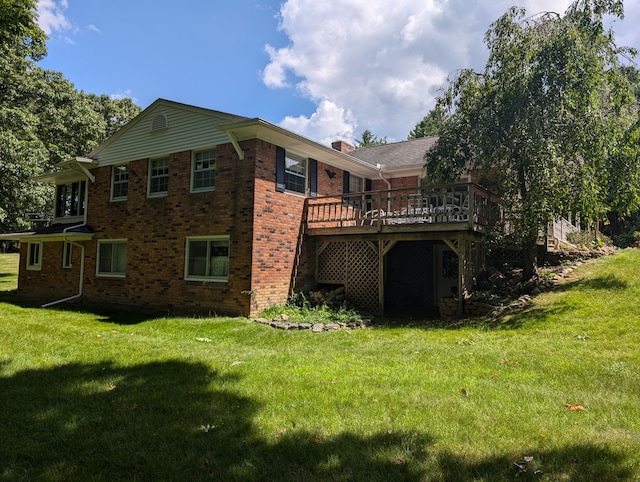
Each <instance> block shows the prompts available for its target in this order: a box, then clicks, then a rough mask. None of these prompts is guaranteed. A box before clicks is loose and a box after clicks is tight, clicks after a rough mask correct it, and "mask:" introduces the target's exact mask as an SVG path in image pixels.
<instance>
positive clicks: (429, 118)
mask: <svg viewBox="0 0 640 482" xmlns="http://www.w3.org/2000/svg"><path fill="white" fill-rule="evenodd" d="M444 114H445V113H444V111H443V110H442V107H440V106H439V105H436V107H434V108H433V109H431V110H430V111H429V113H428V114H427V115H426V116H424V118H423V119H422V120H421V121H420V122H418V123H417V124H416V126H415V127H414V128H413V130H412V131H411V132H409V136H408V137H407V140H409V141H410V140H412V139H419V138H421V137H431V136H438V135H440V129H441V128H442V123H443V122H444Z"/></svg>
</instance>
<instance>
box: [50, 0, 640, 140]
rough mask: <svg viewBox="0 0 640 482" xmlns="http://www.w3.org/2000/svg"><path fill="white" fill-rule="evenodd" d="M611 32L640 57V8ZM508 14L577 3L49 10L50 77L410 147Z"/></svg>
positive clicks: (79, 6)
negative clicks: (410, 138) (450, 82)
mask: <svg viewBox="0 0 640 482" xmlns="http://www.w3.org/2000/svg"><path fill="white" fill-rule="evenodd" d="M625 3H626V5H625V13H626V17H625V20H624V21H622V22H616V23H614V24H613V29H614V31H615V33H616V39H617V40H618V44H620V45H628V46H632V47H636V48H640V29H638V28H637V27H636V26H637V25H640V5H638V3H640V2H636V1H633V2H631V1H629V0H627V1H626V2H625ZM512 4H517V5H520V6H523V7H525V8H526V9H527V12H528V13H530V14H534V13H538V12H541V11H557V12H564V10H565V9H566V8H567V6H568V5H569V4H570V1H569V0H475V1H469V0H394V1H393V2H390V1H389V0H332V1H330V2H322V1H318V0H287V1H284V0H182V1H175V0H173V1H166V0H128V1H124V0H40V1H39V3H38V13H39V23H40V25H41V26H42V27H43V29H44V30H45V32H46V33H47V34H48V35H49V41H48V43H47V47H48V50H49V53H48V56H47V57H46V58H45V59H44V60H43V61H42V62H41V66H42V67H44V68H48V69H52V70H57V71H61V72H62V73H63V74H64V75H65V77H66V78H67V79H69V80H70V81H71V82H73V83H74V85H75V86H76V88H78V89H81V90H84V91H85V92H91V93H95V94H107V95H110V96H114V97H118V96H126V97H131V98H132V99H134V101H135V102H136V103H137V104H138V105H140V106H141V107H147V106H148V105H149V104H151V103H152V102H153V101H154V100H156V99H157V98H159V97H162V98H166V99H170V100H174V101H178V102H184V103H187V104H193V105H197V106H200V107H206V108H210V109H216V110H221V111H225V112H231V113H234V114H239V115H244V116H248V117H262V118H264V119H266V120H269V121H271V122H273V123H276V124H279V125H282V126H283V127H286V128H288V129H291V130H293V131H295V132H298V133H300V134H303V135H306V136H307V137H310V138H312V139H315V140H318V141H320V142H324V143H327V144H328V143H330V142H331V140H336V139H345V140H348V141H353V139H355V138H359V136H360V134H361V133H362V131H364V130H365V129H370V130H371V131H372V132H373V133H374V134H376V135H378V136H379V137H383V136H387V138H388V140H389V141H398V140H404V139H406V137H407V135H408V133H409V131H410V130H411V129H412V128H413V127H414V126H415V124H416V123H417V122H418V121H420V120H421V119H422V117H424V115H426V114H427V113H428V112H429V110H430V109H431V108H432V107H433V101H434V98H435V96H436V95H437V91H438V88H440V87H441V86H442V85H443V84H444V82H445V80H446V78H447V76H448V75H450V74H451V73H453V72H454V71H455V70H457V69H459V68H463V67H474V68H477V69H479V68H482V66H483V65H484V63H485V61H486V56H487V53H486V49H485V47H484V44H483V43H482V38H483V35H484V32H485V31H486V30H487V28H488V27H489V24H490V23H491V22H492V21H493V20H495V19H496V18H498V17H499V16H500V15H501V14H503V13H504V12H505V11H506V9H507V8H508V7H509V6H511V5H512Z"/></svg>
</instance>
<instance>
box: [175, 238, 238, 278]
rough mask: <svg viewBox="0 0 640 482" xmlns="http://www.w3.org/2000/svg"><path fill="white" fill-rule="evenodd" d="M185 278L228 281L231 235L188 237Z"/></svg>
mask: <svg viewBox="0 0 640 482" xmlns="http://www.w3.org/2000/svg"><path fill="white" fill-rule="evenodd" d="M185 264H186V265H185V277H184V278H185V279H186V280H195V281H227V279H228V277H229V237H228V236H212V237H204V238H203V237H197V238H187V255H186V263H185Z"/></svg>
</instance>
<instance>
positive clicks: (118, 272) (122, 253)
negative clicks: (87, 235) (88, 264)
mask: <svg viewBox="0 0 640 482" xmlns="http://www.w3.org/2000/svg"><path fill="white" fill-rule="evenodd" d="M126 271H127V241H126V240H117V241H111V240H110V241H98V269H97V274H98V275H99V276H111V277H114V278H124V276H125V274H126Z"/></svg>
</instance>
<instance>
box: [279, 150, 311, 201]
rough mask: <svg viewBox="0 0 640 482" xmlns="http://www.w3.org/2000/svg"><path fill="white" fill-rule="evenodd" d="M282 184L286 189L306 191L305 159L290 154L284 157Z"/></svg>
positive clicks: (299, 191) (302, 192) (301, 192)
mask: <svg viewBox="0 0 640 482" xmlns="http://www.w3.org/2000/svg"><path fill="white" fill-rule="evenodd" d="M284 185H285V189H286V190H287V191H293V192H298V193H300V194H305V193H306V192H307V161H306V159H296V158H293V157H290V156H287V157H285V159H284Z"/></svg>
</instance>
